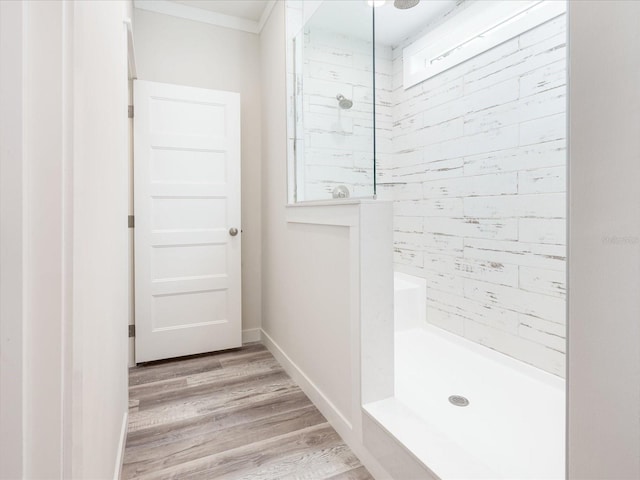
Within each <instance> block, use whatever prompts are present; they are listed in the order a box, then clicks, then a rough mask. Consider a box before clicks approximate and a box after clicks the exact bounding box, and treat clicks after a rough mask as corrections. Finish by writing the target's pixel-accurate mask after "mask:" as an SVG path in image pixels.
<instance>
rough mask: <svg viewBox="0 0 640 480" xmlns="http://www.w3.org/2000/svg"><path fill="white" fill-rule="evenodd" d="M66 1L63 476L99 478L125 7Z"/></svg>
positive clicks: (119, 244) (123, 199)
mask: <svg viewBox="0 0 640 480" xmlns="http://www.w3.org/2000/svg"><path fill="white" fill-rule="evenodd" d="M73 6H74V12H73V15H74V17H73V24H74V27H75V28H74V57H73V63H74V66H75V76H74V79H73V81H74V98H73V105H74V109H73V126H74V130H73V147H72V148H73V158H74V160H73V193H72V201H73V205H74V207H73V241H72V242H73V243H72V245H73V277H74V294H73V317H74V330H73V341H74V344H73V346H74V360H73V361H74V371H73V375H74V380H77V381H78V383H77V384H76V385H75V386H74V388H76V390H75V392H74V393H76V394H77V395H79V396H80V399H78V398H77V397H76V398H75V399H74V400H79V401H78V403H76V404H74V413H75V414H76V415H77V416H76V417H75V418H74V436H73V444H74V458H73V460H74V465H73V475H74V476H75V477H77V478H106V477H113V472H114V469H115V468H117V467H116V461H117V458H118V455H119V453H120V451H119V449H120V447H121V445H120V444H119V442H120V441H121V435H122V432H123V430H122V428H123V422H124V421H126V412H127V399H128V390H127V386H128V382H127V345H128V342H127V317H128V288H127V285H128V284H127V278H128V230H127V222H126V217H127V213H128V193H129V185H128V131H127V126H128V123H127V122H128V121H127V104H128V93H127V44H126V28H125V26H124V24H123V19H124V18H125V16H126V15H127V10H126V4H125V2H109V1H105V2H73ZM80 419H81V420H80ZM79 422H81V425H78V423H79Z"/></svg>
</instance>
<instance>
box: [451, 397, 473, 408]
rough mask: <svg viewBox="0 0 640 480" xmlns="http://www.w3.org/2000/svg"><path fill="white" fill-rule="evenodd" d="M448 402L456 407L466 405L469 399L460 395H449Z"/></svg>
mask: <svg viewBox="0 0 640 480" xmlns="http://www.w3.org/2000/svg"><path fill="white" fill-rule="evenodd" d="M449 402H450V403H451V404H452V405H455V406H456V407H466V406H467V405H469V400H467V398H465V397H463V396H462V395H451V396H450V397H449Z"/></svg>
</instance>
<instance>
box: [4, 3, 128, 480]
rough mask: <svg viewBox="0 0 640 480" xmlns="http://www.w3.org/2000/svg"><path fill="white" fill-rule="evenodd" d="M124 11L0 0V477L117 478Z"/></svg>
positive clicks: (122, 369)
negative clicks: (7, 420)
mask: <svg viewBox="0 0 640 480" xmlns="http://www.w3.org/2000/svg"><path fill="white" fill-rule="evenodd" d="M125 10H126V4H125V2H115V1H114V2H50V1H41V2H38V1H34V2H16V3H5V2H3V4H2V9H1V12H0V14H1V15H2V24H3V33H2V37H1V38H2V40H1V41H0V42H1V43H0V57H1V59H2V65H3V75H2V77H1V83H0V88H1V90H2V93H1V94H0V99H1V101H2V105H3V109H2V111H1V112H0V115H1V118H2V121H1V122H0V135H1V136H2V145H3V148H2V150H1V151H0V153H1V155H2V157H1V161H0V170H1V172H2V180H3V182H5V181H7V182H8V181H11V182H12V188H9V189H7V190H5V189H4V188H3V190H2V198H1V200H0V201H1V202H2V208H3V215H2V217H3V218H2V223H1V224H0V227H1V235H0V250H1V257H0V258H2V262H3V263H2V274H3V275H2V279H1V281H2V283H1V285H0V295H2V305H3V307H2V310H1V313H2V325H3V327H2V331H1V335H2V342H3V343H2V345H3V346H2V347H1V349H2V364H1V368H0V372H1V373H2V376H0V382H1V385H0V390H1V391H2V392H3V394H2V398H1V400H2V412H3V413H2V415H3V418H4V417H5V416H7V417H10V418H12V419H13V421H12V422H10V423H9V424H8V425H6V426H5V425H3V428H2V430H1V431H0V442H1V444H0V451H1V452H3V454H2V458H1V460H2V462H1V464H0V476H2V477H3V478H20V477H22V478H63V477H64V478H72V477H73V478H113V476H114V473H117V468H118V466H117V463H118V457H119V451H120V447H121V443H122V435H123V433H124V431H123V422H124V421H125V420H126V412H127V369H126V316H127V288H126V268H127V257H126V255H127V250H126V224H125V220H124V218H125V216H126V201H127V189H126V181H127V176H126V165H127V163H126V145H127V143H126V130H125V126H126V48H125V45H126V44H125V38H126V37H125V30H124V26H123V24H122V20H123V18H124V14H125ZM7 25H11V26H12V27H11V28H9V29H6V30H5V29H4V26H7ZM8 39H10V41H9V42H7V40H8ZM7 47H8V48H9V49H10V50H11V52H10V53H11V55H9V56H7V53H8V52H7ZM5 60H9V61H8V62H7V63H5ZM20 62H21V63H22V65H23V68H22V69H20V68H19V65H20ZM5 65H11V66H12V67H14V68H15V69H16V70H12V71H5V70H4V67H5ZM21 102H22V103H21ZM4 106H8V107H9V109H8V110H5V109H4ZM9 122H11V125H9ZM8 136H9V137H8ZM7 138H10V139H11V140H10V142H7V143H5V140H6V139H7ZM9 165H11V168H7V167H8V166H9ZM5 175H6V176H5ZM4 186H5V185H4V183H3V187H4ZM7 207H9V208H11V209H12V212H11V215H8V216H6V217H5V215H4V209H5V208H7ZM16 228H17V229H18V230H15V229H16ZM8 248H11V249H13V251H12V252H10V251H8V250H7V249H8ZM9 254H11V255H12V256H13V259H12V261H9V262H7V261H6V260H7V258H8V255H9ZM21 280H22V281H21ZM9 281H10V282H12V283H13V285H11V286H10V285H9V284H8V283H7V282H9ZM7 294H12V295H16V297H15V298H13V302H6V300H7V298H6V295H7ZM20 296H21V297H22V298H20ZM16 302H20V305H21V308H22V311H21V310H20V308H19V305H18V303H16ZM5 315H7V316H5ZM20 337H22V341H21V342H20ZM5 341H8V344H9V346H10V348H5V345H6V344H5ZM16 342H20V346H21V347H22V352H20V351H19V350H20V348H19V347H18V348H16ZM13 366H16V367H18V368H16V369H15V370H13V376H12V378H11V381H10V383H7V382H6V381H5V380H6V378H5V376H4V373H5V367H13ZM20 366H21V367H22V374H20ZM7 387H9V388H12V389H17V390H18V392H16V391H15V390H13V392H14V393H13V394H12V395H10V396H7V395H5V393H4V392H5V388H7ZM20 395H22V398H20ZM6 399H8V400H9V402H6V401H5V400H6ZM16 401H17V402H20V401H21V404H19V403H16ZM9 433H13V434H15V435H14V436H10V435H9ZM5 452H7V453H8V454H11V455H12V458H11V460H10V461H6V457H5Z"/></svg>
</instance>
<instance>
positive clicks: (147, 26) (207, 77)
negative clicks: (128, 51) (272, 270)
mask: <svg viewBox="0 0 640 480" xmlns="http://www.w3.org/2000/svg"><path fill="white" fill-rule="evenodd" d="M135 46H136V59H137V67H138V78H140V79H141V80H150V81H155V82H165V83H175V84H181V85H190V86H193V87H202V88H210V89H215V90H227V91H231V92H239V93H240V99H241V135H242V146H241V148H242V328H243V330H251V329H257V328H260V324H261V317H262V312H261V308H260V306H261V303H262V295H261V282H260V276H261V271H260V269H261V215H260V190H261V182H260V179H261V174H260V171H261V156H262V153H261V148H260V146H261V143H260V142H261V122H260V120H261V116H260V111H261V107H260V104H261V98H260V56H259V55H260V51H259V38H258V35H256V34H253V33H247V32H241V31H238V30H233V29H228V28H223V27H218V26H214V25H209V24H205V23H200V22H194V21H190V20H184V19H182V18H176V17H171V16H168V15H163V14H159V13H154V12H149V11H146V10H140V9H135Z"/></svg>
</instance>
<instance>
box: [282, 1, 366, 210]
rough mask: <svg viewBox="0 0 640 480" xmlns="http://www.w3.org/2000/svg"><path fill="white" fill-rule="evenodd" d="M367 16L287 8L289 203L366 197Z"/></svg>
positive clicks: (315, 6) (346, 10) (333, 5)
mask: <svg viewBox="0 0 640 480" xmlns="http://www.w3.org/2000/svg"><path fill="white" fill-rule="evenodd" d="M372 27H373V11H372V8H371V7H370V6H369V5H368V4H367V2H366V1H362V0H347V1H340V2H333V1H329V2H295V1H294V2H287V36H288V41H287V49H288V52H287V53H288V55H287V59H288V65H287V70H288V79H289V89H288V103H289V115H288V118H289V125H288V132H289V133H288V137H289V202H290V203H296V202H308V201H319V200H320V201H321V200H332V199H338V200H344V199H346V198H352V199H358V198H372V197H373V196H374V195H375V167H374V128H375V125H374V106H373V102H374V78H373V75H374V74H373V72H374V60H373V28H372Z"/></svg>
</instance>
